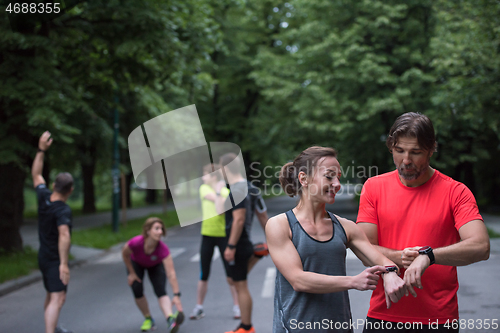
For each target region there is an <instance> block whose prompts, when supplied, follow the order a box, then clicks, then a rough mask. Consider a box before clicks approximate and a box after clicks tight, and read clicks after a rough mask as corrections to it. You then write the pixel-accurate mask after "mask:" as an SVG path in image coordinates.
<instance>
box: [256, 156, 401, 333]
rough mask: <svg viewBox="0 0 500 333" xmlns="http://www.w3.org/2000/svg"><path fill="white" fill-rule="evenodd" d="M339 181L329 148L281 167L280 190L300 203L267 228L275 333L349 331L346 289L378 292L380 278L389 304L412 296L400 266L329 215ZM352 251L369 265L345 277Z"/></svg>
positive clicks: (352, 226) (352, 225)
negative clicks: (272, 268) (274, 273)
mask: <svg viewBox="0 0 500 333" xmlns="http://www.w3.org/2000/svg"><path fill="white" fill-rule="evenodd" d="M340 176H341V174H340V164H339V162H338V161H337V153H336V151H335V150H334V149H332V148H325V147H310V148H308V149H306V150H305V151H303V152H302V153H301V154H300V155H299V156H297V158H295V160H294V161H293V162H290V163H287V164H285V165H284V166H283V168H282V170H281V174H280V183H281V186H282V187H283V189H284V190H285V192H286V193H287V194H288V195H289V196H291V197H293V196H295V195H298V196H299V197H300V201H299V203H298V204H297V206H296V207H295V208H294V209H292V210H289V211H288V212H286V213H284V214H280V215H277V216H275V217H273V218H271V219H270V220H269V221H268V223H267V225H266V239H267V244H268V247H269V252H270V254H271V258H272V260H273V262H274V264H275V265H276V267H277V268H278V274H277V276H276V288H275V296H274V320H273V332H274V333H285V332H287V333H292V332H352V328H351V327H352V326H351V309H350V305H349V296H348V293H347V290H349V289H357V290H374V289H375V288H376V286H377V283H378V280H379V278H380V276H382V279H383V283H384V288H385V291H386V300H387V306H388V307H389V306H391V303H393V302H394V303H395V302H397V301H398V300H399V299H400V298H401V297H402V296H403V295H405V294H407V292H406V287H405V284H404V282H403V280H402V279H401V278H400V277H399V276H398V273H399V270H398V267H397V266H396V265H395V264H394V263H393V262H392V261H391V260H389V259H387V258H386V257H384V256H383V255H382V254H381V253H380V252H379V251H377V250H376V248H375V247H373V245H371V243H370V242H369V241H368V239H367V237H366V236H365V234H364V233H363V231H361V229H359V228H358V227H357V226H356V224H355V223H354V222H352V221H349V220H346V219H344V218H341V217H338V216H335V215H333V214H332V213H330V212H327V211H326V210H325V205H326V204H327V203H328V204H331V203H333V202H334V201H335V195H336V193H337V192H338V191H339V189H340V182H339V178H340ZM347 248H350V249H352V251H353V252H354V253H355V254H356V255H357V256H358V258H360V259H361V260H362V261H363V263H364V264H365V265H366V266H372V267H369V268H367V269H365V270H364V271H363V272H361V273H360V274H358V275H356V276H346V263H345V257H346V249H347ZM386 273H387V274H386Z"/></svg>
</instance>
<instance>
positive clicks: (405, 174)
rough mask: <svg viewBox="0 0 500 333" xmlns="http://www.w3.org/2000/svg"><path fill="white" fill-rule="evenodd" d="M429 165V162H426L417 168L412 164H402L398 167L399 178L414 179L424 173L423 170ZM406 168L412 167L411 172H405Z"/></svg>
mask: <svg viewBox="0 0 500 333" xmlns="http://www.w3.org/2000/svg"><path fill="white" fill-rule="evenodd" d="M428 167H429V164H428V163H427V164H426V165H424V166H422V167H421V168H420V169H417V167H416V166H415V165H413V164H411V165H409V166H405V165H402V166H400V167H399V168H398V173H399V176H400V177H401V178H403V179H404V180H415V179H417V178H418V177H420V176H421V175H422V173H424V170H426V169H427V168H428ZM407 169H413V170H412V171H411V172H406V170H407Z"/></svg>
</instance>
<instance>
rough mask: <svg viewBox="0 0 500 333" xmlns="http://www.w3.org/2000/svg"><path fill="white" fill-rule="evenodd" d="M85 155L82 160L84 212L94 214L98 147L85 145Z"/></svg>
mask: <svg viewBox="0 0 500 333" xmlns="http://www.w3.org/2000/svg"><path fill="white" fill-rule="evenodd" d="M83 149H84V156H83V158H82V161H81V167H82V181H83V208H82V213H83V214H92V213H95V212H96V208H95V188H94V173H95V163H96V162H95V152H96V147H94V146H91V147H84V148H83Z"/></svg>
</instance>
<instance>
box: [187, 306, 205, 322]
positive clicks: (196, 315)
mask: <svg viewBox="0 0 500 333" xmlns="http://www.w3.org/2000/svg"><path fill="white" fill-rule="evenodd" d="M203 317H205V312H204V311H203V307H199V306H195V307H194V309H193V313H191V315H190V316H189V319H191V320H198V319H201V318H203Z"/></svg>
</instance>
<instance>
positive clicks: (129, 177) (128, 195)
mask: <svg viewBox="0 0 500 333" xmlns="http://www.w3.org/2000/svg"><path fill="white" fill-rule="evenodd" d="M133 179H134V174H133V173H132V172H129V173H127V174H126V175H125V186H126V188H125V191H127V192H126V193H125V194H126V198H127V207H128V208H130V207H132V197H131V192H130V185H132V180H133Z"/></svg>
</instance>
